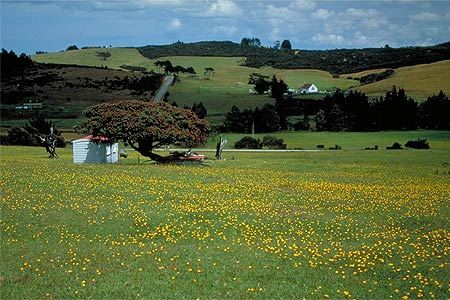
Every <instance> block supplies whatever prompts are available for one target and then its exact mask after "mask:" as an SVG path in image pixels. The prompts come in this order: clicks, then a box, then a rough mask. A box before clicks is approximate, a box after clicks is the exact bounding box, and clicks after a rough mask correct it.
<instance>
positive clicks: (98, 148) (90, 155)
mask: <svg viewBox="0 0 450 300" xmlns="http://www.w3.org/2000/svg"><path fill="white" fill-rule="evenodd" d="M72 147H73V162H74V163H117V162H118V161H119V144H118V143H112V142H111V141H110V140H109V139H108V138H106V137H94V136H92V135H88V136H85V137H82V138H80V139H78V140H75V141H73V142H72Z"/></svg>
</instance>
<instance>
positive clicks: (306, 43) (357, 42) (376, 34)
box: [0, 0, 450, 54]
mask: <svg viewBox="0 0 450 300" xmlns="http://www.w3.org/2000/svg"><path fill="white" fill-rule="evenodd" d="M0 4H1V47H2V48H5V49H7V50H14V51H15V52H16V53H22V52H24V53H27V54H34V53H35V52H36V51H47V52H56V51H60V50H64V49H66V48H67V47H68V46H69V45H77V46H78V47H83V46H110V45H111V46H113V47H128V46H145V45H155V44H156V45H158V44H170V43H173V42H176V41H178V40H179V41H183V42H196V41H210V40H221V41H223V40H227V41H234V42H238V43H239V42H240V41H241V39H242V38H243V37H257V38H259V39H260V40H261V42H262V44H263V45H264V46H273V44H274V42H275V41H277V40H279V41H283V40H284V39H288V40H290V41H291V44H292V46H293V47H294V48H297V49H335V48H365V47H383V46H384V45H386V44H389V45H390V46H391V47H403V46H425V45H434V44H438V43H443V42H447V41H449V40H450V1H449V0H433V1H430V0H428V1H425V0H422V1H420V0H363V1H357V0H356V1H338V0H335V1H321V0H260V1H255V0H129V1H122V0H28V1H25V0H0Z"/></svg>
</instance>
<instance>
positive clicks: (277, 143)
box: [262, 136, 287, 149]
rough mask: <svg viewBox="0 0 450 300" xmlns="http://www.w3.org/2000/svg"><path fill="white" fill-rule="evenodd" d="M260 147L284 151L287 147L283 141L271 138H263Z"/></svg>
mask: <svg viewBox="0 0 450 300" xmlns="http://www.w3.org/2000/svg"><path fill="white" fill-rule="evenodd" d="M262 145H263V146H266V147H267V148H269V149H286V147H287V146H286V144H285V143H284V140H283V139H277V138H275V137H273V136H265V137H263V140H262Z"/></svg>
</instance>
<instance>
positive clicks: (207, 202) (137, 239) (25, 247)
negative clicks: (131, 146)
mask: <svg viewBox="0 0 450 300" xmlns="http://www.w3.org/2000/svg"><path fill="white" fill-rule="evenodd" d="M392 134H393V135H394V134H395V136H396V138H397V139H399V140H400V141H403V140H405V139H407V138H409V136H408V135H402V134H401V133H392ZM447 134H448V133H447ZM324 137H325V136H318V137H316V138H317V140H321V141H323V143H325V144H327V141H326V140H324ZM328 137H331V136H328ZM427 137H428V138H429V139H430V145H431V147H432V150H403V151H386V150H379V151H362V150H351V149H350V150H346V151H320V152H298V153H293V152H287V153H277V154H273V153H238V152H235V153H231V152H226V153H225V155H224V157H225V158H226V160H225V161H215V160H209V161H208V166H204V167H189V166H167V165H153V164H144V165H137V164H136V158H137V155H136V153H132V152H130V157H129V158H127V159H122V161H121V164H119V165H75V164H73V163H72V154H71V149H70V148H66V149H58V153H59V155H60V159H58V160H50V159H48V158H47V157H46V154H45V150H44V149H43V148H32V147H4V146H3V147H1V148H0V153H1V161H0V166H1V170H2V173H1V177H0V186H1V192H2V206H1V208H2V214H1V221H0V225H1V232H2V234H1V257H0V258H1V261H2V267H1V271H0V272H1V273H0V288H1V295H2V298H3V299H57V298H59V299H144V298H145V299H180V298H182V299H184V298H186V299H224V298H225V299H301V298H310V299H311V298H313V299H324V298H330V299H351V298H357V299H388V298H393V299H418V298H427V299H432V298H435V299H448V298H449V296H450V281H449V278H450V266H449V264H450V262H449V250H450V225H449V222H448V221H449V219H448V216H449V214H450V209H449V200H450V193H449V191H450V181H449V180H448V178H449V176H450V175H449V174H450V168H449V166H448V165H446V164H445V163H449V162H450V139H448V135H447V136H445V135H440V134H438V133H436V132H431V133H430V134H429V135H427ZM335 138H338V136H335ZM355 138H356V137H354V139H355ZM376 138H377V139H378V141H379V140H381V139H384V138H383V137H381V136H378V137H376ZM391 138H392V136H388V137H386V138H385V139H386V140H391ZM291 139H292V141H294V140H295V139H294V138H293V137H292V136H291ZM296 139H297V140H299V139H301V138H300V137H297V138H296ZM309 139H313V136H309ZM342 139H343V140H342V141H344V140H346V141H350V139H347V137H342ZM360 139H361V140H364V141H367V143H368V144H373V143H375V141H376V139H375V138H374V136H363V137H360ZM286 140H288V138H287V137H286ZM330 142H331V140H330ZM333 143H334V142H333ZM354 143H355V144H356V141H354ZM361 143H363V142H361ZM299 144H302V142H300V141H299ZM433 145H440V146H439V147H433ZM344 146H345V145H344ZM356 148H357V147H356ZM231 156H233V158H234V159H231Z"/></svg>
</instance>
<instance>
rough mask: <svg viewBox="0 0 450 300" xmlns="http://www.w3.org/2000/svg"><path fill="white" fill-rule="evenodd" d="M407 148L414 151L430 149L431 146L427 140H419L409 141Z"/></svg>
mask: <svg viewBox="0 0 450 300" xmlns="http://www.w3.org/2000/svg"><path fill="white" fill-rule="evenodd" d="M405 147H406V148H413V149H430V145H429V144H428V142H427V139H424V140H422V139H417V141H408V142H406V144H405Z"/></svg>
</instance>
